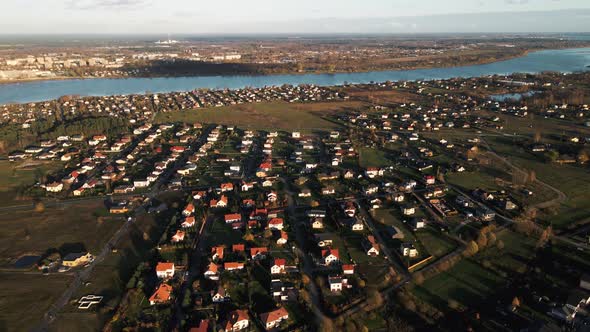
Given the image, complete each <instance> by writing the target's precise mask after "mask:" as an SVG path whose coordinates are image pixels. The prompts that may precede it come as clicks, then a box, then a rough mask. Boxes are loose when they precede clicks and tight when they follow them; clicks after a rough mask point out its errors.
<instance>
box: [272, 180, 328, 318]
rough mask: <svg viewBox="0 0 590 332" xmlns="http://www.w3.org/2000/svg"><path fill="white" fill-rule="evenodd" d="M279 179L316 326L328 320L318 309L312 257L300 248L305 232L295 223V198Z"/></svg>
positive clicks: (287, 186)
mask: <svg viewBox="0 0 590 332" xmlns="http://www.w3.org/2000/svg"><path fill="white" fill-rule="evenodd" d="M281 181H282V182H283V184H284V185H285V193H286V194H287V204H288V205H287V211H288V212H289V217H290V222H291V223H292V225H293V226H294V227H295V233H296V234H295V235H296V237H297V242H298V243H299V250H298V251H297V254H298V256H299V257H300V258H303V272H304V273H305V274H306V275H307V276H308V277H309V280H310V282H309V284H308V285H307V289H308V290H309V295H310V297H311V301H312V311H313V313H314V315H315V316H316V320H317V323H318V326H321V323H322V322H323V321H325V320H330V319H329V318H327V317H326V316H325V315H324V313H323V312H322V311H321V310H320V309H319V308H320V298H319V291H318V288H317V285H316V284H315V280H314V278H313V270H314V265H315V264H314V263H313V259H312V258H311V256H310V255H309V253H305V252H303V251H302V250H301V249H300V248H303V247H304V245H305V243H306V240H305V238H306V234H304V231H305V228H304V227H303V226H304V225H303V224H302V223H296V221H297V219H296V218H295V209H296V204H295V200H294V199H293V192H292V191H291V190H290V189H289V188H290V187H289V184H288V183H287V181H285V179H284V178H281Z"/></svg>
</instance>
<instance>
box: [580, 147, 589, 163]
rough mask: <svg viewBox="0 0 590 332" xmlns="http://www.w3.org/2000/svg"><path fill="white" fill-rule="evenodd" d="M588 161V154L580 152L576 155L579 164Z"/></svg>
mask: <svg viewBox="0 0 590 332" xmlns="http://www.w3.org/2000/svg"><path fill="white" fill-rule="evenodd" d="M589 160H590V154H589V153H588V151H586V150H581V151H580V152H579V153H578V162H579V163H580V164H585V163H587V162H588V161H589Z"/></svg>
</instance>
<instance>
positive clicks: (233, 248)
mask: <svg viewBox="0 0 590 332" xmlns="http://www.w3.org/2000/svg"><path fill="white" fill-rule="evenodd" d="M231 251H232V252H235V253H238V252H244V251H246V245H245V244H243V243H239V244H234V245H232V246H231Z"/></svg>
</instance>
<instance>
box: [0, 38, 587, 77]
mask: <svg viewBox="0 0 590 332" xmlns="http://www.w3.org/2000/svg"><path fill="white" fill-rule="evenodd" d="M580 48H585V47H580ZM549 50H560V48H555V49H528V50H523V51H521V52H520V53H518V54H514V55H510V56H505V57H501V58H497V59H483V60H480V61H465V62H462V63H459V64H453V65H445V64H438V65H421V66H409V67H404V68H392V69H381V70H355V71H338V70H336V71H324V70H317V71H306V72H298V71H284V72H277V73H268V74H265V73H263V74H230V73H227V74H224V73H219V74H215V73H213V74H196V75H137V76H122V75H121V76H110V77H94V76H78V77H75V76H55V77H51V78H46V77H34V78H26V79H16V80H2V79H0V86H2V85H12V84H14V85H16V84H19V83H32V82H51V81H56V82H57V81H65V80H96V79H104V80H109V79H112V80H124V79H135V78H182V77H186V78H191V77H214V76H221V77H229V76H244V77H248V76H251V77H257V76H275V75H307V74H347V73H369V72H386V71H403V70H418V69H433V68H455V67H463V66H476V65H485V64H490V63H496V62H502V61H507V60H512V59H517V58H522V57H525V56H527V55H529V54H530V53H533V52H539V51H549Z"/></svg>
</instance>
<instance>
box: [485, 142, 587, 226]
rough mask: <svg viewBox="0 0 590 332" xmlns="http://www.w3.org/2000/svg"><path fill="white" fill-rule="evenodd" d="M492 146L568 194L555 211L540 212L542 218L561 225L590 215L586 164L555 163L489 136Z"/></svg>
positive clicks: (554, 224)
mask: <svg viewBox="0 0 590 332" xmlns="http://www.w3.org/2000/svg"><path fill="white" fill-rule="evenodd" d="M488 141H489V142H490V144H491V145H492V147H493V148H494V149H495V150H496V151H498V153H499V154H501V155H502V156H506V157H508V158H509V160H510V161H511V162H512V163H514V164H515V165H517V166H519V167H522V168H525V169H529V170H534V171H535V173H536V176H537V179H539V180H541V181H544V182H546V183H547V184H549V185H551V186H554V187H555V188H557V189H559V190H561V191H563V192H564V193H565V194H566V195H567V200H566V202H565V203H564V204H562V205H561V208H560V209H559V213H557V214H556V215H541V216H540V217H541V219H542V220H544V221H545V222H547V223H551V224H553V227H555V228H564V227H567V226H568V225H570V224H573V223H575V222H578V221H580V220H584V219H588V218H590V192H588V188H589V187H590V173H589V172H588V169H587V168H584V167H580V166H575V165H556V164H550V163H546V162H543V161H540V160H538V159H536V158H534V156H532V155H531V154H530V153H529V152H526V151H522V150H520V149H515V148H514V147H513V146H511V145H510V141H506V140H505V139H500V138H497V139H494V140H491V139H488Z"/></svg>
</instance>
